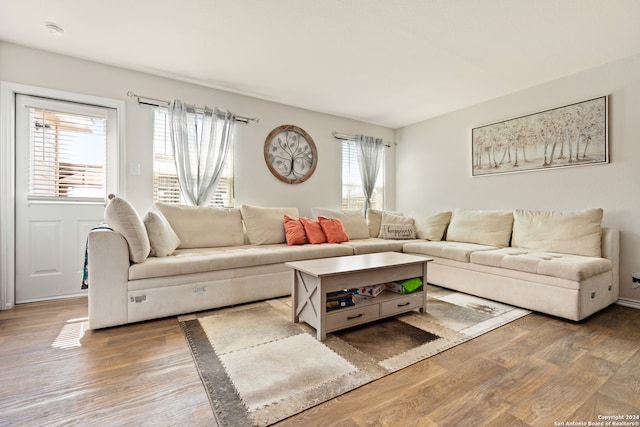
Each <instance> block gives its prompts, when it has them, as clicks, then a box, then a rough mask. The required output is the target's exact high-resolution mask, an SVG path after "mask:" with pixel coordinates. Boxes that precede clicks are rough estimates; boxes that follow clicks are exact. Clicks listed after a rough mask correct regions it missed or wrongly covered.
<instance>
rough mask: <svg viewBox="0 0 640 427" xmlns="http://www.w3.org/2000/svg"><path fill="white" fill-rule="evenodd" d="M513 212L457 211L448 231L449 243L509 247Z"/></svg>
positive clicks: (454, 212)
mask: <svg viewBox="0 0 640 427" xmlns="http://www.w3.org/2000/svg"><path fill="white" fill-rule="evenodd" d="M512 227H513V212H512V211H502V210H473V209H456V210H454V211H453V214H452V215H451V222H450V223H449V228H448V229H447V241H451V242H466V243H477V244H479V245H490V246H509V240H510V239H511V231H512Z"/></svg>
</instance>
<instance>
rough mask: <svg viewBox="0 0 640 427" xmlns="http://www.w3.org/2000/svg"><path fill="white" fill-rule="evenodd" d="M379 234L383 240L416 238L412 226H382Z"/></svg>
mask: <svg viewBox="0 0 640 427" xmlns="http://www.w3.org/2000/svg"><path fill="white" fill-rule="evenodd" d="M380 232H381V233H382V238H383V239H390V240H410V239H415V238H416V230H415V228H414V226H413V224H382V226H381V227H380Z"/></svg>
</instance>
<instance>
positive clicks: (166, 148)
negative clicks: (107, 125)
mask: <svg viewBox="0 0 640 427" xmlns="http://www.w3.org/2000/svg"><path fill="white" fill-rule="evenodd" d="M160 114H162V115H164V119H165V120H164V126H162V124H159V123H158V122H157V121H158V118H159V115H160ZM167 114H168V112H167V108H165V107H157V108H154V109H153V201H154V203H156V202H160V203H168V204H185V203H186V201H185V199H184V196H183V195H182V192H181V191H180V185H179V184H178V174H177V172H176V169H175V163H174V162H173V153H172V149H171V137H170V135H169V126H168V123H167V121H166V115H167ZM163 128H164V129H163ZM233 145H234V142H233V141H231V146H230V147H229V151H228V154H227V158H226V159H225V164H224V168H223V172H222V177H221V178H220V181H219V182H218V187H217V188H216V191H215V193H214V194H213V196H212V197H211V201H210V202H209V206H211V207H225V208H228V207H233V206H234V205H235V194H234V162H233V150H234V148H233ZM160 169H162V170H163V173H162V174H159V170H160ZM160 175H162V176H160ZM161 178H162V179H164V180H168V181H171V182H175V184H174V185H168V186H166V187H165V188H164V189H163V188H161V187H160V185H159V182H160V179H161ZM160 191H166V192H167V193H169V194H168V195H167V196H165V197H162V196H161V195H160V194H159V192H160Z"/></svg>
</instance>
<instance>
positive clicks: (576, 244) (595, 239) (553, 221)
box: [511, 209, 603, 257]
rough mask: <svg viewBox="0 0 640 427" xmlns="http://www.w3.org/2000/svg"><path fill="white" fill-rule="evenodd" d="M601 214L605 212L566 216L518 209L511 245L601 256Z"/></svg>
mask: <svg viewBox="0 0 640 427" xmlns="http://www.w3.org/2000/svg"><path fill="white" fill-rule="evenodd" d="M602 215H603V210H602V209H587V210H584V211H580V212H564V213H563V212H550V211H526V210H516V211H515V212H514V214H513V216H514V222H513V238H512V242H511V246H513V247H519V248H527V249H536V250H542V251H549V252H560V253H563V254H573V255H583V256H592V257H600V256H601V255H602V250H601V242H602Z"/></svg>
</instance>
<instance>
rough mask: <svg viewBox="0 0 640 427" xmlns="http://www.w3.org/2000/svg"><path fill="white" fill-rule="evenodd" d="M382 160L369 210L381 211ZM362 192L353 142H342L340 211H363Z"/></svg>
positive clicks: (382, 190) (382, 191) (363, 199)
mask: <svg viewBox="0 0 640 427" xmlns="http://www.w3.org/2000/svg"><path fill="white" fill-rule="evenodd" d="M383 171H384V158H383V160H382V163H381V164H380V171H379V172H378V180H377V181H376V188H375V190H374V191H373V195H372V196H371V208H373V209H380V210H382V209H383V204H384V203H383V201H384V176H383V175H384V174H383ZM364 201H365V197H364V191H363V188H362V179H361V178H360V171H359V169H358V154H357V153H356V144H355V142H353V141H343V142H342V209H363V208H364Z"/></svg>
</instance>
